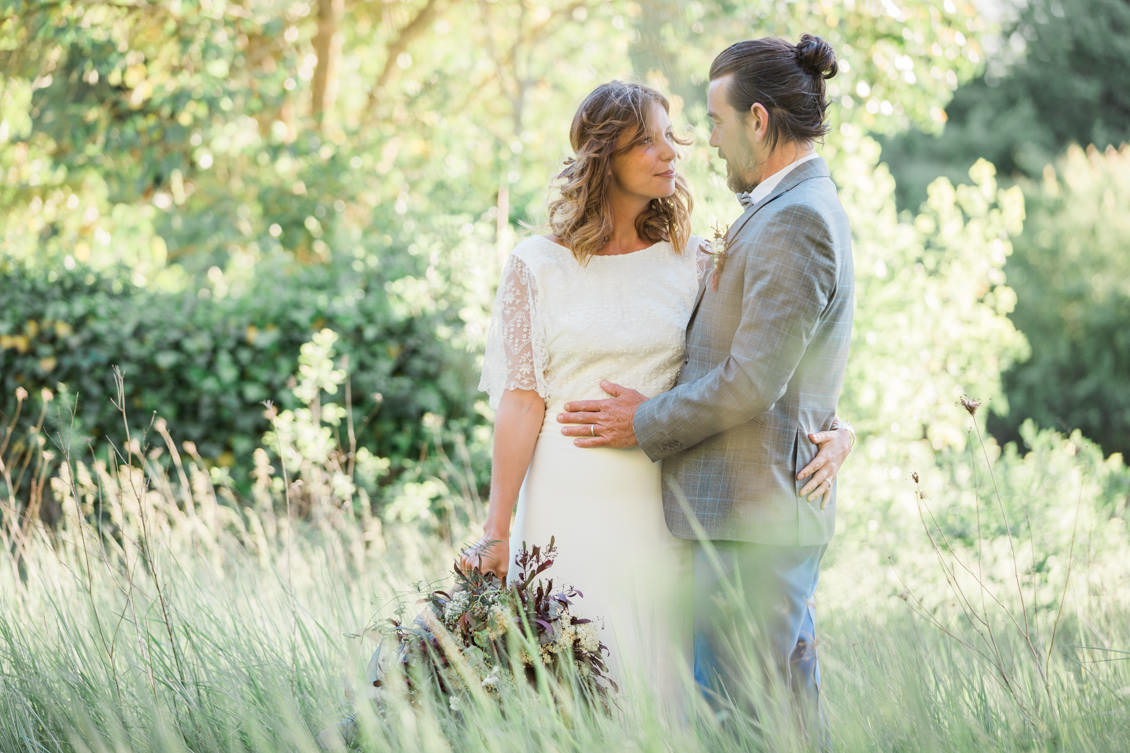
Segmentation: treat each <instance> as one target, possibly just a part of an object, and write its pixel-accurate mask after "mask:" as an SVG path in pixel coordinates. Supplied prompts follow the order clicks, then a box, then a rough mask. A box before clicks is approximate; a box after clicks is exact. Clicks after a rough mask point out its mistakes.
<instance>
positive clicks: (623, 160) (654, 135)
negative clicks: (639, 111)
mask: <svg viewBox="0 0 1130 753" xmlns="http://www.w3.org/2000/svg"><path fill="white" fill-rule="evenodd" d="M633 135H634V134H633V133H631V132H625V133H623V134H621V136H620V144H626V143H628V142H629V141H630V140H631V138H632V136H633ZM677 158H678V153H677V152H676V151H675V142H674V140H673V134H672V132H671V119H670V118H668V117H667V111H666V110H664V109H663V106H662V105H660V104H659V103H658V102H652V103H651V106H650V107H649V108H648V117H647V124H646V125H645V126H644V138H643V141H642V142H640V143H638V144H636V145H635V146H633V147H632V148H631V149H629V150H628V151H626V152H622V153H620V154H617V155H616V156H614V157H613V158H612V188H613V191H617V192H620V193H622V194H627V195H629V196H636V197H639V198H641V199H646V200H647V201H651V200H652V199H658V198H662V197H664V196H670V195H671V194H673V193H675V160H676V159H677Z"/></svg>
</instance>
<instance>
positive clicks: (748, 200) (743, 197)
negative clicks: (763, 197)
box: [737, 191, 754, 209]
mask: <svg viewBox="0 0 1130 753" xmlns="http://www.w3.org/2000/svg"><path fill="white" fill-rule="evenodd" d="M751 193H752V191H742V192H741V193H739V194H737V197H738V202H740V203H741V205H742V209H749V208H750V207H751V206H753V203H754V201H753V198H752V197H751V196H750V194H751Z"/></svg>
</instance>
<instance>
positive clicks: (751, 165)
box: [723, 144, 760, 193]
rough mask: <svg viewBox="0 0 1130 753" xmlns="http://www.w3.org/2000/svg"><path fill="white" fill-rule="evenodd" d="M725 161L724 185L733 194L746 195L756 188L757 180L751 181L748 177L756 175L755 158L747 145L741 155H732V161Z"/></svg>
mask: <svg viewBox="0 0 1130 753" xmlns="http://www.w3.org/2000/svg"><path fill="white" fill-rule="evenodd" d="M723 159H725V160H726V185H727V186H729V187H730V190H731V191H733V192H734V193H748V192H749V191H752V190H753V189H754V188H756V187H757V184H758V183H760V181H758V180H751V179H750V178H749V176H750V175H757V158H756V157H754V154H753V149H752V148H750V146H749V145H748V144H747V145H746V147H745V149H743V150H742V152H741V154H736V155H734V157H733V159H727V158H725V157H723Z"/></svg>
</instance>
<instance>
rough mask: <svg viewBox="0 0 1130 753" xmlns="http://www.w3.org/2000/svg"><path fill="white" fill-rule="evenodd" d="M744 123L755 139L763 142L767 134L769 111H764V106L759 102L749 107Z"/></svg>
mask: <svg viewBox="0 0 1130 753" xmlns="http://www.w3.org/2000/svg"><path fill="white" fill-rule="evenodd" d="M746 123H747V124H748V125H749V128H750V131H751V132H752V134H753V135H754V136H755V137H757V138H758V139H761V140H764V139H765V137H766V136H767V135H768V134H769V111H768V110H766V109H765V105H763V104H761V103H760V102H754V103H753V104H752V105H750V106H749V118H748V119H747V120H746Z"/></svg>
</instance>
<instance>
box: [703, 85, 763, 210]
mask: <svg viewBox="0 0 1130 753" xmlns="http://www.w3.org/2000/svg"><path fill="white" fill-rule="evenodd" d="M732 78H733V76H732V74H727V75H725V76H722V77H720V78H716V79H714V80H713V81H711V82H710V88H709V89H708V90H707V92H706V114H707V115H708V116H709V117H710V122H711V123H712V124H713V126H714V128H713V130H712V131H711V132H710V145H711V146H712V147H714V148H716V149H717V150H718V156H720V157H721V158H722V159H723V160H725V161H726V184H727V185H728V186H729V187H730V189H731V190H732V191H735V192H741V191H750V190H752V189H753V188H754V186H756V185H757V184H758V183H760V182H761V176H760V172H761V171H760V168H759V165H760V164H761V163H763V162H764V160H763V159H760V160H759V159H758V155H757V143H755V142H756V141H758V140H757V137H756V133H755V132H754V131H753V129H752V128H751V126H750V121H751V118H750V113H748V112H747V113H741V112H738V111H737V110H735V109H734V107H733V105H731V104H730V101H729V97H728V95H729V91H730V83H731V79H732Z"/></svg>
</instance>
